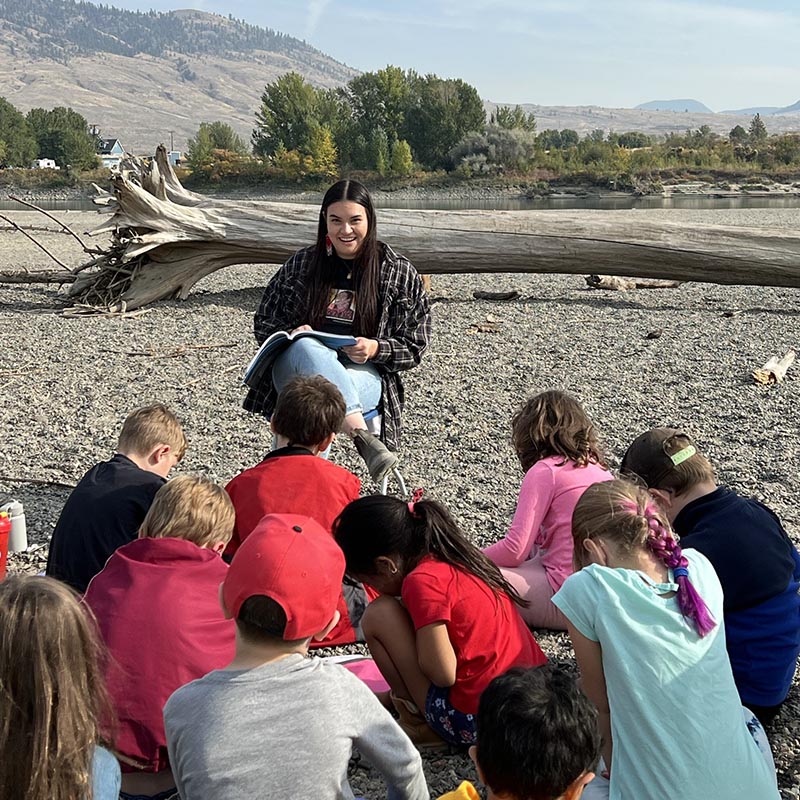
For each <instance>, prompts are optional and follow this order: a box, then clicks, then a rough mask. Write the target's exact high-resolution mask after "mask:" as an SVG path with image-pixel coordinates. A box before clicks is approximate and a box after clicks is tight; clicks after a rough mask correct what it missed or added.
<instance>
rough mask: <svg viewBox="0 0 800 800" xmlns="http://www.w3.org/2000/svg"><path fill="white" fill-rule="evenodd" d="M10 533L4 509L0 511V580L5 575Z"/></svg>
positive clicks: (9, 523) (9, 521)
mask: <svg viewBox="0 0 800 800" xmlns="http://www.w3.org/2000/svg"><path fill="white" fill-rule="evenodd" d="M10 534H11V520H10V519H9V518H8V514H7V512H5V511H0V581H1V580H3V578H5V576H6V561H7V560H8V537H9V535H10Z"/></svg>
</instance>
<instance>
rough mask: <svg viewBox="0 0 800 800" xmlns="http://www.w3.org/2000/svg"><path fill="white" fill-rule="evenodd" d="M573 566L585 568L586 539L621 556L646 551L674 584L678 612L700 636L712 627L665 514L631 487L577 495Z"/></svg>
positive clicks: (615, 484) (595, 488)
mask: <svg viewBox="0 0 800 800" xmlns="http://www.w3.org/2000/svg"><path fill="white" fill-rule="evenodd" d="M572 536H573V539H574V545H575V549H574V553H575V555H574V558H575V566H576V567H577V568H581V567H583V566H585V563H583V560H582V559H583V557H584V555H585V552H586V551H585V549H584V547H583V542H584V540H585V539H598V538H600V539H605V540H606V541H608V542H612V543H613V544H614V545H615V546H616V547H617V548H619V550H620V551H621V552H623V553H633V552H635V551H636V550H639V549H641V548H647V549H648V550H650V551H651V552H652V553H653V555H654V556H655V557H656V558H657V559H658V560H659V561H661V562H662V563H663V564H664V565H665V566H667V567H669V568H670V569H671V570H672V575H673V577H674V579H675V583H677V584H678V607H679V608H680V610H681V613H682V614H683V615H684V616H685V617H687V618H688V619H690V620H691V621H692V622H693V624H694V626H695V629H696V630H697V632H698V633H699V634H700V636H705V635H706V634H707V633H709V632H710V631H712V630H713V629H714V627H715V626H716V624H717V623H716V622H715V621H714V618H713V617H712V616H711V612H710V611H709V610H708V608H707V606H706V604H705V602H704V601H703V598H702V597H700V595H699V594H698V593H697V590H696V589H695V588H694V586H693V585H692V582H691V581H690V580H689V570H688V567H689V562H688V561H687V559H686V556H684V555H683V553H682V551H681V548H680V545H679V544H678V542H677V540H676V539H675V536H674V535H673V533H672V528H671V527H670V524H669V521H668V520H667V518H666V516H665V515H664V512H663V511H662V510H661V509H660V508H659V507H658V505H656V503H655V502H654V501H653V500H652V498H651V497H650V495H649V494H648V492H647V490H646V489H643V488H641V487H639V486H637V485H635V484H633V483H631V482H630V481H626V480H614V481H606V482H603V483H595V484H592V485H591V486H589V487H588V488H587V489H586V491H585V492H584V493H583V494H582V495H581V498H580V500H578V503H577V505H576V506H575V511H574V512H573V514H572Z"/></svg>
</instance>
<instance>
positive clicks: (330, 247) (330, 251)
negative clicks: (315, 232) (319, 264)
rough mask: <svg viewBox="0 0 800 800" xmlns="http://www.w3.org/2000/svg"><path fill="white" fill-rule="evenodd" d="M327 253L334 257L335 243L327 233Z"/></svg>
mask: <svg viewBox="0 0 800 800" xmlns="http://www.w3.org/2000/svg"><path fill="white" fill-rule="evenodd" d="M325 252H326V253H327V254H328V256H332V255H333V242H332V241H331V237H330V236H328V234H327V233H326V234H325Z"/></svg>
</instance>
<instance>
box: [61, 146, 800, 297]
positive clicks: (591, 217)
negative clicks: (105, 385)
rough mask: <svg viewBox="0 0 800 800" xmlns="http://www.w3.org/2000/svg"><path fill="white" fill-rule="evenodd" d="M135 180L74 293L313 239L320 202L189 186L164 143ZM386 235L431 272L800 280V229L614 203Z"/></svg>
mask: <svg viewBox="0 0 800 800" xmlns="http://www.w3.org/2000/svg"><path fill="white" fill-rule="evenodd" d="M140 167H141V169H140V176H139V178H138V182H139V184H141V185H136V183H134V182H133V181H132V180H127V179H125V178H123V177H117V178H116V179H115V180H114V196H113V197H110V196H108V197H106V198H104V199H103V200H102V201H101V202H104V203H107V204H108V205H110V206H111V208H112V209H113V216H112V217H111V219H110V220H109V221H108V223H107V224H106V225H103V226H102V227H101V228H100V229H99V231H112V232H113V241H112V245H111V247H110V249H109V251H108V252H107V254H106V255H105V257H104V258H101V259H97V260H95V262H94V263H95V264H96V265H97V266H96V267H95V266H93V267H92V268H91V269H87V270H84V271H82V272H80V274H79V275H78V276H77V278H76V280H75V281H74V283H73V284H72V286H71V287H70V296H71V297H72V298H73V299H74V300H75V302H81V303H89V304H93V305H98V306H101V307H105V308H109V307H111V308H120V309H126V308H127V309H133V308H137V307H139V306H142V305H145V304H147V303H152V302H154V301H156V300H160V299H163V298H166V297H181V298H185V297H186V296H187V295H188V293H189V291H190V290H191V288H192V287H193V286H194V284H195V283H197V281H198V280H200V279H201V278H203V277H204V276H206V275H208V274H209V273H211V272H214V271H215V270H218V269H220V268H222V267H226V266H229V265H231V264H241V263H280V262H282V261H284V260H285V259H286V258H287V257H288V256H289V255H291V254H292V253H293V252H294V251H295V250H297V249H298V248H300V247H303V246H306V245H308V244H309V243H310V242H311V241H312V240H313V237H314V232H315V230H316V226H317V221H318V219H319V209H318V207H317V206H310V205H295V204H289V203H266V202H265V203H261V202H252V201H249V202H248V201H239V200H218V199H215V198H207V197H203V196H202V195H198V194H195V193H193V192H188V191H186V190H185V189H184V188H183V187H182V186H181V184H180V181H178V179H177V177H176V176H175V173H174V171H173V170H172V167H171V166H170V165H169V163H168V161H167V158H166V151H165V150H164V149H163V148H159V150H158V153H157V157H156V159H155V161H154V162H153V163H152V164H151V165H150V167H148V168H146V169H145V168H144V167H143V165H140ZM379 224H380V236H381V238H382V239H383V240H385V241H387V242H390V243H391V244H392V246H393V247H394V248H396V249H397V250H399V251H400V252H402V253H404V254H405V255H407V256H408V257H409V258H410V259H411V260H412V261H413V262H414V264H415V265H416V267H417V269H418V270H419V271H420V272H424V273H431V274H442V273H473V272H482V273H484V272H485V273H491V272H542V273H571V274H584V275H585V274H586V273H587V272H591V273H594V274H601V275H619V274H620V273H621V274H624V275H630V276H633V277H637V278H665V279H670V280H677V281H704V282H710V283H726V284H758V285H770V286H790V287H800V232H795V231H786V230H771V229H768V228H744V227H728V226H718V225H698V224H692V225H686V224H681V223H677V222H666V221H660V220H658V221H656V220H647V219H644V220H643V219H642V218H641V217H639V216H638V215H632V214H621V213H609V212H602V211H600V212H585V211H581V212H558V211H514V212H507V211H500V212H495V211H422V210H388V209H384V210H381V211H380V214H379Z"/></svg>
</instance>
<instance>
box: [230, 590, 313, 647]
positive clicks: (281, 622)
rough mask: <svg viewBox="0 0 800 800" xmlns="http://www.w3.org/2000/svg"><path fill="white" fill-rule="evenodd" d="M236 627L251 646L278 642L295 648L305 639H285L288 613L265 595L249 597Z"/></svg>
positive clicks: (240, 612)
mask: <svg viewBox="0 0 800 800" xmlns="http://www.w3.org/2000/svg"><path fill="white" fill-rule="evenodd" d="M236 627H237V628H238V630H239V634H240V635H241V637H242V639H244V640H245V641H246V642H249V643H250V644H267V643H269V642H274V641H275V640H278V641H280V642H283V643H284V644H285V645H288V646H290V647H291V646H294V645H298V644H301V643H302V642H305V639H291V640H288V639H284V638H283V634H284V632H285V630H286V612H285V611H284V610H283V608H282V607H281V605H280V604H279V603H278V602H276V601H275V600H273V599H272V598H271V597H267V596H266V595H264V594H257V595H253V596H252V597H248V598H247V600H245V601H244V603H242V607H241V608H240V609H239V614H238V616H237V617H236Z"/></svg>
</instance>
